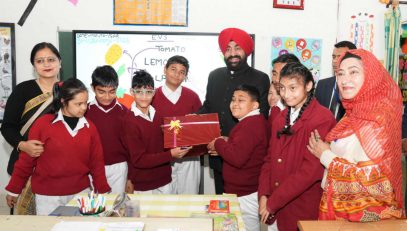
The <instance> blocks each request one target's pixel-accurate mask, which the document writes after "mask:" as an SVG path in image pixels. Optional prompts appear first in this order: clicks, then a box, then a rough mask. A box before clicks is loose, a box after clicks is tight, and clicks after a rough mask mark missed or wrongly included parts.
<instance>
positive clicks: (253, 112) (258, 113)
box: [239, 109, 260, 121]
mask: <svg viewBox="0 0 407 231" xmlns="http://www.w3.org/2000/svg"><path fill="white" fill-rule="evenodd" d="M254 115H260V109H256V110H253V111H251V112H249V113H247V114H246V115H245V116H243V117H242V118H240V119H239V121H242V120H243V119H244V118H247V117H249V116H254Z"/></svg>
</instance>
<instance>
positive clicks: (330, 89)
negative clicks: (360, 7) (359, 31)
mask: <svg viewBox="0 0 407 231" xmlns="http://www.w3.org/2000/svg"><path fill="white" fill-rule="evenodd" d="M334 46H335V48H334V50H333V52H332V70H333V74H334V76H332V77H329V78H326V79H321V80H319V81H318V84H317V88H316V89H315V97H316V98H317V100H318V102H319V103H320V104H321V105H322V106H325V107H326V108H328V109H329V110H331V111H332V113H333V114H334V116H335V118H336V121H339V120H340V119H341V118H342V117H343V116H344V115H345V109H344V108H343V106H342V104H341V101H340V98H339V91H338V87H337V85H336V73H337V71H338V69H339V63H338V62H339V57H340V56H341V55H342V54H344V53H345V52H346V51H348V50H353V49H356V46H355V44H353V43H352V42H349V41H341V42H338V43H337V44H335V45H334Z"/></svg>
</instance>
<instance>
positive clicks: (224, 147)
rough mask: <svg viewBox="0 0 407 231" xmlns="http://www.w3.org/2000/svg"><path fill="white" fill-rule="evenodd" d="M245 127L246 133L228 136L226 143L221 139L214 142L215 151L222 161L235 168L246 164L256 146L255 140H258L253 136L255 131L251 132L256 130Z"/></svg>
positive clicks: (251, 127)
mask: <svg viewBox="0 0 407 231" xmlns="http://www.w3.org/2000/svg"><path fill="white" fill-rule="evenodd" d="M245 125H246V129H248V130H247V132H238V133H237V132H236V133H233V134H234V136H230V137H229V140H228V141H227V142H226V141H225V140H224V139H222V138H219V139H217V140H216V141H215V149H216V151H217V152H218V153H219V155H220V156H222V159H223V160H224V161H226V162H228V163H229V164H230V165H232V166H234V167H236V168H241V167H242V166H243V165H245V164H246V163H247V161H248V160H249V159H250V157H251V153H252V152H253V150H254V147H255V146H256V144H257V142H256V140H258V139H259V137H257V136H256V135H255V134H256V131H253V129H257V128H256V127H253V126H250V124H245Z"/></svg>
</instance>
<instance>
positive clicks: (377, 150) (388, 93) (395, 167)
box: [326, 49, 403, 208]
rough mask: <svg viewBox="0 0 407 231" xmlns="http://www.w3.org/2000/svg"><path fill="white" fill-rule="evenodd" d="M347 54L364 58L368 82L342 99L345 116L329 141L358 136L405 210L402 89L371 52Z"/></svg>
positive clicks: (351, 51)
mask: <svg viewBox="0 0 407 231" xmlns="http://www.w3.org/2000/svg"><path fill="white" fill-rule="evenodd" d="M348 52H349V53H352V54H354V55H357V56H359V57H360V58H361V59H362V63H363V71H364V75H365V80H364V83H363V85H362V87H361V89H360V91H359V92H358V94H357V95H356V96H355V97H354V98H353V99H348V100H346V99H343V100H342V104H343V106H344V108H345V109H346V115H345V116H344V117H343V118H342V120H341V121H340V122H339V123H338V124H337V125H336V126H335V127H334V128H333V129H332V130H331V131H330V132H329V134H328V135H327V137H326V140H327V141H334V140H337V139H340V138H344V137H347V136H349V135H351V134H355V135H356V136H357V138H358V139H359V141H360V143H361V145H362V147H363V150H364V151H365V152H366V154H367V156H368V157H369V158H370V159H371V160H372V161H373V162H375V163H376V164H377V165H378V166H379V167H380V169H381V171H382V172H383V173H384V174H386V176H387V177H388V178H389V180H390V182H391V184H392V187H393V189H394V191H395V198H396V201H397V203H398V206H399V207H400V208H403V198H402V196H403V194H402V173H401V115H402V97H401V92H400V89H399V87H398V86H397V85H396V83H395V82H394V81H393V80H392V78H391V77H390V75H389V73H388V72H387V71H386V69H385V68H384V67H383V65H382V64H381V63H380V62H379V61H378V60H377V58H376V57H375V56H374V55H373V54H372V53H370V52H368V51H366V50H362V49H357V50H349V51H348ZM342 59H343V56H342V57H341V58H340V62H342ZM338 84H340V83H338Z"/></svg>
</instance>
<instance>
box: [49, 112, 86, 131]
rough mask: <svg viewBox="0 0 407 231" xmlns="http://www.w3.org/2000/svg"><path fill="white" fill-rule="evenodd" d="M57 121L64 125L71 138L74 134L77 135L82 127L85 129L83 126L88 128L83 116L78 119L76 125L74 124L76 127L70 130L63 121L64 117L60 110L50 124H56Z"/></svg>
mask: <svg viewBox="0 0 407 231" xmlns="http://www.w3.org/2000/svg"><path fill="white" fill-rule="evenodd" d="M58 121H61V122H62V123H63V124H64V125H65V128H66V130H68V132H69V134H70V135H71V136H72V137H74V136H76V134H78V131H79V130H80V129H82V128H83V127H85V125H86V127H89V123H88V121H87V120H86V118H85V117H84V116H82V117H81V118H79V120H78V124H76V127H75V128H74V129H73V130H72V129H71V127H69V125H68V124H67V123H66V122H65V120H64V116H63V114H62V109H60V110H59V111H58V115H57V118H55V119H54V120H53V121H52V123H53V124H54V123H56V122H58Z"/></svg>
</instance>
